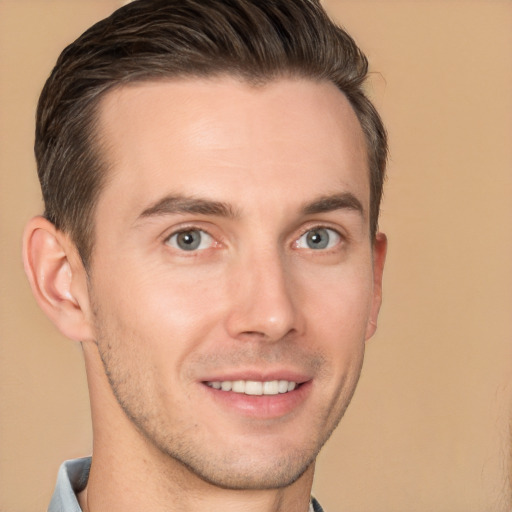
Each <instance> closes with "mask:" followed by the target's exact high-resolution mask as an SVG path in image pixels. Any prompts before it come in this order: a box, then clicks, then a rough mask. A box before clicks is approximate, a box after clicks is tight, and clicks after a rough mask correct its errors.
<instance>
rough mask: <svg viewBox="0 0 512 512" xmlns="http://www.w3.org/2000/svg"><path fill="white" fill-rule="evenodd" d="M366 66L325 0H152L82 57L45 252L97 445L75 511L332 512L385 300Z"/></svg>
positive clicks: (379, 134) (380, 137) (63, 119)
mask: <svg viewBox="0 0 512 512" xmlns="http://www.w3.org/2000/svg"><path fill="white" fill-rule="evenodd" d="M366 72H367V61H366V58H365V57H364V55H363V54H362V53H361V52H360V51H359V49H358V48H357V47H356V45H355V43H354V42H353V41H352V39H351V38H350V37H349V36H348V35H347V34H346V33H345V32H344V31H343V30H341V29H340V28H338V27H336V26H335V25H334V24H333V23H332V22H331V21H330V20H329V19H328V17H327V16H326V14H325V13H324V11H323V10H322V8H321V7H320V5H319V3H318V2H317V1H316V0H274V1H272V2H270V1H269V2H259V1H256V0H252V1H249V0H230V1H229V2H228V1H226V0H201V1H199V0H175V1H172V0H165V1H164V0H139V1H135V2H133V3H130V4H128V5H127V6H125V7H123V8H121V9H120V10H118V11H116V12H115V13H114V14H113V15H112V16H111V17H109V18H107V19H106V20H103V21H101V22H99V23H98V24H96V25H95V26H93V27H92V28H91V29H89V30H88V31H87V32H85V33H84V34H83V35H82V36H81V37H80V38H79V39H78V40H77V41H75V42H74V43H73V44H72V45H70V46H69V47H68V48H66V49H65V50H64V52H63V53H62V55H61V56H60V58H59V60H58V62H57V65H56V67H55V69H54V70H53V72H52V74H51V76H50V78H49V79H48V81H47V83H46V85H45V88H44V90H43V93H42V95H41V98H40V102H39V106H38V116H37V128H36V158H37V162H38V172H39V177H40V181H41V186H42V190H43V196H44V200H45V208H46V210H45V214H44V216H42V217H36V218H34V219H32V220H31V221H30V222H29V224H28V225H27V228H26V230H25V235H24V261H25V268H26V272H27V275H28V278H29V280H30V283H31V286H32V289H33V292H34V295H35V297H36V299H37V301H38V303H39V305H40V306H41V307H42V309H43V310H44V311H45V313H46V314H47V315H48V316H49V317H50V318H51V320H52V321H53V322H54V323H55V324H56V326H57V327H58V328H59V329H60V331H61V332H62V333H63V334H64V335H66V336H67V337H69V338H71V339H73V340H77V341H80V342H81V344H82V347H83V352H84V358H85V364H86V370H87V377H88V384H89V390H90V399H91V410H92V418H93V436H94V444H93V456H92V460H91V459H90V458H85V459H80V460H77V461H68V462H67V463H65V464H64V465H63V466H62V468H61V470H60V472H59V477H58V482H57V487H56V490H55V493H54V496H53V499H52V502H51V505H50V510H51V511H66V512H67V511H78V510H83V511H85V512H87V511H89V512H105V511H109V512H114V511H118V510H123V511H125V512H129V511H140V510H151V511H154V512H158V511H163V510H165V511H175V510H176V511H178V510H179V511H197V510H208V511H213V512H215V511H220V510H222V511H229V510H238V511H239V510H254V511H262V512H263V511H301V512H306V511H308V510H316V511H318V510H321V508H320V506H319V505H318V503H317V502H316V501H314V500H312V499H311V498H310V493H311V486H312V480H313V472H314V464H315V458H316V456H317V454H318V452H319V450H320V448H321V447H322V445H323V444H324V443H325V441H326V440H327V439H328V438H329V436H330V434H331V432H332V431H333V429H334V428H335V427H336V425H337V423H338V421H339V420H340V419H341V417H342V415H343V413H344V411H345V409H346V407H347V405H348V403H349V401H350V399H351V396H352V394H353V392H354V389H355V386H356V383H357V380H358V377H359V373H360V370H361V365H362V362H363V354H364V345H365V341H366V339H368V338H369V337H370V336H372V335H373V333H374V332H375V329H376V322H377V316H378V312H379V307H380V302H381V279H382V271H383V265H384V258H385V252H386V238H385V236H384V235H383V234H381V233H378V231H377V220H378V212H379V203H380V197H381V193H382V182H383V179H384V169H385V163H386V154H387V146H386V136H385V131H384V128H383V126H382V123H381V121H380V119H379V116H378V114H377V113H376V111H375V110H374V108H373V106H372V105H371V103H370V102H369V100H368V99H367V98H366V97H365V95H364V93H363V91H362V84H363V82H364V79H365V77H366Z"/></svg>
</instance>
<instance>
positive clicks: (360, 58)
mask: <svg viewBox="0 0 512 512" xmlns="http://www.w3.org/2000/svg"><path fill="white" fill-rule="evenodd" d="M367 73H368V61H367V59H366V57H365V55H364V54H363V53H362V52H361V50H360V49H359V48H358V47H357V45H356V44H355V42H354V41H353V39H352V38H351V37H350V36H349V35H348V34H347V33H346V32H345V31H344V30H343V29H341V28H340V27H338V26H337V25H335V24H334V23H333V22H332V21H331V20H330V19H329V17H328V16H327V14H326V13H325V11H324V10H323V8H322V7H321V6H320V3H319V1H318V0H264V1H262V0H137V1H135V2H132V3H129V4H128V5H126V6H124V7H122V8H120V9H118V10H117V11H115V12H114V13H113V14H112V15H111V16H109V17H108V18H106V19H104V20H102V21H100V22H98V23H96V24H95V25H94V26H92V27H91V28H90V29H89V30H87V31H86V32H85V33H84V34H82V35H81V36H80V37H79V38H78V39H77V40H76V41H75V42H74V43H72V44H71V45H69V46H68V47H67V48H66V49H65V50H64V51H63V52H62V54H61V55H60V57H59V59H58V61H57V64H56V66H55V68H54V69H53V71H52V73H51V75H50V77H49V78H48V80H47V82H46V84H45V86H44V89H43V91H42V93H41V97H40V99H39V104H38V109H37V123H36V139H35V154H36V160H37V165H38V175H39V179H40V182H41V188H42V192H43V198H44V202H45V216H46V218H47V219H49V220H50V221H51V222H53V223H54V224H55V226H56V227H57V228H58V229H60V230H62V231H66V232H69V233H70V235H71V237H72V239H73V241H74V243H75V244H76V246H77V249H78V251H79V253H80V256H81V258H82V261H83V262H84V265H85V266H86V268H87V267H88V264H89V260H90V257H91V251H92V248H93V238H94V222H93V215H94V207H95V204H96V202H97V199H98V196H99V193H100V191H101V188H102V184H103V182H104V178H105V174H106V163H105V162H103V161H102V158H101V153H102V152H101V151H100V148H101V144H100V142H99V140H98V134H97V130H95V125H96V120H97V110H98V109H97V107H98V104H99V101H100V99H101V98H102V96H103V95H104V94H105V92H106V91H108V90H111V89H112V88H114V87H119V86H122V85H123V84H126V83H129V82H137V81H147V80H155V79H162V78H172V77H203V76H212V75H217V74H231V75H235V76H239V77H240V78H241V79H244V80H249V81H251V82H257V83H265V82H267V81H269V80H272V79H274V78H277V77H280V76H297V77H304V78H310V79H313V80H328V81H331V82H333V83H334V84H335V85H336V86H337V87H338V88H339V89H340V90H341V91H342V92H343V93H344V94H345V95H346V97H347V98H348V100H349V102H350V103H351V105H352V107H353V109H354V111H355V113H356V114H357V116H358V119H359V121H360V123H361V126H362V129H363V131H364V134H365V137H366V142H367V148H368V161H369V168H370V230H371V234H372V236H374V235H375V233H376V231H377V222H378V216H379V208H380V200H381V196H382V185H383V181H384V174H385V167H386V159H387V140H386V132H385V129H384V126H383V124H382V121H381V119H380V117H379V115H378V113H377V111H376V110H375V108H374V107H373V105H372V103H371V102H370V101H369V99H368V98H367V97H366V95H365V93H364V90H363V83H364V81H365V79H366V77H367Z"/></svg>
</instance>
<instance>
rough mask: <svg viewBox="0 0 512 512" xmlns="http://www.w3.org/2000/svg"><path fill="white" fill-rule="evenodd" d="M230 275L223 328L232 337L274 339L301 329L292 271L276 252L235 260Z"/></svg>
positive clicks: (302, 326) (272, 340) (276, 339)
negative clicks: (230, 289)
mask: <svg viewBox="0 0 512 512" xmlns="http://www.w3.org/2000/svg"><path fill="white" fill-rule="evenodd" d="M231 278H232V280H231V285H232V286H231V288H232V291H233V293H232V296H231V297H230V304H231V307H230V313H229V314H228V316H227V320H226V323H227V326H226V328H227V330H228V333H229V335H230V336H231V337H232V338H235V339H240V340H249V339H258V340H262V341H267V342H276V341H279V340H281V339H283V338H285V337H287V336H291V335H292V334H297V333H299V332H301V331H302V330H303V328H304V320H303V318H302V313H301V311H300V308H299V304H298V299H297V296H296V295H295V294H294V293H293V291H294V290H293V288H294V283H293V277H292V272H291V269H290V268H287V265H286V262H284V261H283V258H282V257H281V256H280V255H279V254H277V251H276V253H266V254H260V255H253V256H252V257H251V258H247V259H246V260H245V261H244V262H238V263H237V265H236V269H234V271H233V272H232V274H231Z"/></svg>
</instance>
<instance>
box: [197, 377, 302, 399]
mask: <svg viewBox="0 0 512 512" xmlns="http://www.w3.org/2000/svg"><path fill="white" fill-rule="evenodd" d="M206 384H207V385H208V386H210V387H211V388H214V389H220V390H222V391H232V392H234V393H245V394H246V395H255V396H261V395H277V394H279V393H288V392H289V391H293V390H294V389H295V388H296V387H297V383H296V382H293V381H288V380H268V381H265V382H260V381H256V380H234V381H231V380H223V381H210V382H207V383H206Z"/></svg>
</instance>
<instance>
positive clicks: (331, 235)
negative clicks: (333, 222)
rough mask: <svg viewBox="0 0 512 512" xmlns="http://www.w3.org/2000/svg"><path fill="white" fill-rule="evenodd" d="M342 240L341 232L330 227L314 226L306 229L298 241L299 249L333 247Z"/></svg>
mask: <svg viewBox="0 0 512 512" xmlns="http://www.w3.org/2000/svg"><path fill="white" fill-rule="evenodd" d="M340 240H341V236H340V234H339V233H337V232H336V231H334V229H329V228H314V229H310V230H309V231H306V232H305V233H304V234H303V235H302V236H301V237H300V238H299V239H298V240H297V242H296V245H295V246H296V247H297V248H298V249H314V250H321V249H331V248H332V247H334V246H336V244H338V243H339V241H340Z"/></svg>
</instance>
